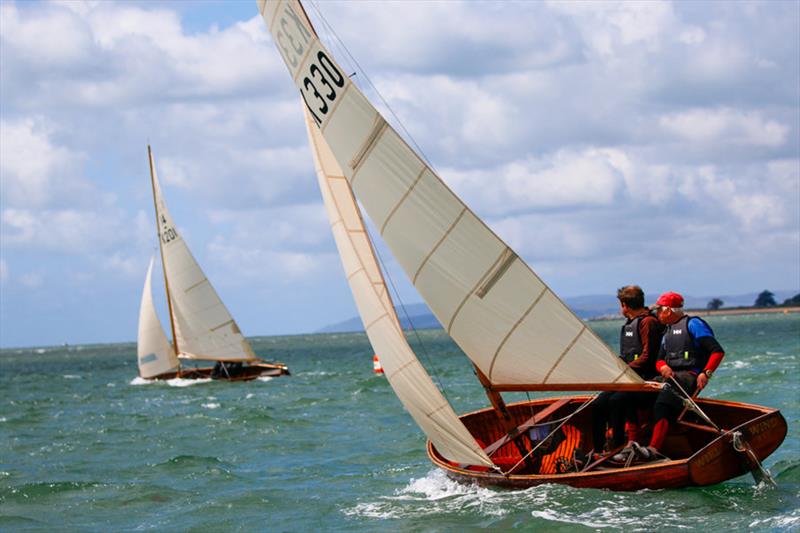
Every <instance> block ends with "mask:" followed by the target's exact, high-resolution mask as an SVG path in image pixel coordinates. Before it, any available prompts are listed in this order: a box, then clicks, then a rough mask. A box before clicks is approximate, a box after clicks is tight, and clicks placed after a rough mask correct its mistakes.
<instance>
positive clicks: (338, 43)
mask: <svg viewBox="0 0 800 533" xmlns="http://www.w3.org/2000/svg"><path fill="white" fill-rule="evenodd" d="M309 3H310V5H311V7H312V8H313V9H314V11H315V13H316V15H317V16H318V17H319V19H320V20H321V21H322V27H323V28H324V29H325V32H326V34H327V35H326V36H327V37H328V39H326V40H330V42H331V43H332V47H335V48H337V49H338V50H342V54H343V55H342V56H339V57H344V58H346V59H348V60H349V61H350V62H351V63H352V65H355V69H354V71H355V73H361V74H362V77H363V79H364V80H365V81H366V82H367V83H368V85H369V86H370V87H371V88H372V90H373V91H374V92H375V94H376V95H377V96H378V98H379V99H380V100H381V102H382V103H383V105H384V107H385V108H386V109H387V110H388V111H389V112H390V113H391V115H392V117H394V119H395V121H396V122H397V124H398V125H399V126H400V128H401V129H402V130H403V132H404V133H405V134H406V137H407V138H408V139H410V141H411V142H412V144H413V145H414V147H415V148H416V149H417V151H418V152H419V154H420V155H421V156H422V157H423V159H424V160H425V162H426V163H427V165H428V166H429V167H430V168H431V169H432V170H433V164H432V163H431V162H430V160H429V159H428V157H427V156H426V155H425V152H423V150H422V148H421V147H420V146H419V144H417V142H416V140H415V139H414V137H413V136H412V135H411V134H410V133H409V132H408V130H407V129H406V127H405V125H404V124H403V122H402V121H401V120H400V118H399V117H398V116H397V114H396V113H395V112H394V109H392V107H391V106H390V105H389V103H388V102H387V101H386V99H385V98H384V97H383V95H382V94H381V93H380V91H379V90H378V88H377V87H376V86H375V84H374V83H372V80H371V79H370V78H369V76H368V75H367V73H366V71H365V70H364V69H363V68H362V67H361V65H360V64H359V63H358V61H357V60H356V59H355V57H354V56H353V54H351V53H350V50H349V49H348V48H347V45H346V44H344V41H343V40H342V39H341V37H339V35H338V34H337V33H336V31H335V30H334V29H333V26H332V25H331V24H330V23H329V22H328V21H327V19H326V18H325V16H324V15H323V14H322V10H321V9H320V8H319V6H318V5H317V2H314V1H311V2H309ZM352 65H350V66H352ZM348 70H349V69H348ZM356 85H358V86H359V88H360V89H363V87H361V84H360V83H356ZM364 229H365V230H366V231H367V236H368V238H369V239H370V241H371V242H372V248H373V250H374V251H375V256H376V257H377V258H378V262H379V263H380V265H381V268H382V270H383V272H384V278H385V279H388V280H389V285H390V286H391V289H392V292H393V293H394V295H395V299H396V300H397V303H398V304H399V307H400V309H401V310H402V312H403V316H404V317H405V319H406V321H407V322H408V325H409V329H410V331H411V332H412V333H413V334H414V338H415V339H416V344H417V345H418V347H419V348H420V349H421V350H422V355H423V358H424V359H425V362H426V363H427V366H428V368H430V369H431V372H429V374H430V375H431V378H432V379H433V380H434V382H435V383H436V385H437V386H438V388H439V390H440V391H441V392H442V394H443V395H444V397H445V399H446V400H447V401H448V403H450V404H451V405H452V402H450V398H448V396H447V391H446V389H445V387H444V385H443V383H442V381H441V379H440V378H439V373H438V372H437V371H436V367H435V366H434V365H433V359H432V357H431V356H430V354H429V353H428V349H427V347H426V345H425V343H424V342H423V340H422V338H421V337H420V335H419V331H418V330H417V328H416V326H414V322H413V321H412V320H411V316H410V315H409V314H408V309H407V308H406V305H405V303H404V302H403V299H402V297H401V296H400V291H399V290H398V289H397V287H396V285H395V283H394V279H393V278H392V276H391V274H390V272H389V269H388V268H387V267H386V262H385V261H384V260H383V256H382V255H381V253H380V251H379V250H378V247H377V246H375V242H376V240H375V239H373V238H372V235H371V232H370V229H369V227H367V226H366V225H365V227H364ZM401 329H402V326H401Z"/></svg>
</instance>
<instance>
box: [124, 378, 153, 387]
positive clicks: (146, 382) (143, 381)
mask: <svg viewBox="0 0 800 533" xmlns="http://www.w3.org/2000/svg"><path fill="white" fill-rule="evenodd" d="M155 382H156V381H155V380H154V379H144V378H143V377H141V376H136V377H135V378H133V379H132V380H131V382H130V383H128V385H152V384H153V383H155Z"/></svg>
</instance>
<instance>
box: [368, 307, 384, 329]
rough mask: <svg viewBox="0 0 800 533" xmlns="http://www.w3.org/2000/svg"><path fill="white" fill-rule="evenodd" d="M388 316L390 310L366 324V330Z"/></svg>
mask: <svg viewBox="0 0 800 533" xmlns="http://www.w3.org/2000/svg"><path fill="white" fill-rule="evenodd" d="M386 316H389V312H388V311H386V312H384V313H383V314H382V315H381V316H379V317H378V318H376V319H375V320H373V321H372V322H370V323H369V324H365V325H364V331H369V328H371V327H372V326H374V325H375V324H377V323H378V322H379V321H380V320H381V319H382V318H383V317H386Z"/></svg>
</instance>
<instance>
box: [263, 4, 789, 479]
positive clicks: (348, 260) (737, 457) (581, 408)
mask: <svg viewBox="0 0 800 533" xmlns="http://www.w3.org/2000/svg"><path fill="white" fill-rule="evenodd" d="M257 2H258V8H259V11H260V13H261V14H262V16H263V18H264V21H265V22H266V24H267V28H268V29H269V31H270V33H271V34H272V40H273V42H274V43H275V44H276V46H277V47H278V50H279V51H280V54H281V55H282V57H283V59H284V61H285V63H286V65H287V67H288V68H289V72H290V75H291V77H292V80H293V81H294V82H295V84H296V85H297V87H298V89H299V91H300V94H301V96H302V99H303V104H304V108H305V109H304V111H305V118H306V126H307V130H308V135H309V138H310V143H311V147H312V152H313V155H314V159H315V163H316V168H317V175H318V179H319V184H320V188H321V190H322V197H323V199H324V202H325V206H326V209H327V212H328V215H329V217H330V221H331V228H332V231H333V235H334V237H335V240H336V245H337V248H338V250H339V254H340V256H341V259H342V264H343V266H344V270H345V274H346V276H347V280H348V282H349V284H350V288H351V290H352V293H353V297H354V299H355V301H356V305H357V307H358V310H359V313H360V315H361V319H362V320H363V322H364V327H365V329H366V332H367V335H368V337H369V340H370V343H371V344H372V347H373V349H374V351H375V353H379V354H381V363H382V365H383V368H384V372H385V375H386V377H387V378H388V380H389V382H390V384H391V385H392V388H393V389H394V391H395V393H396V394H397V396H398V398H399V399H400V401H401V402H402V403H403V405H404V406H405V408H406V409H407V411H408V412H409V414H410V415H411V416H412V417H413V418H414V420H415V421H416V422H417V424H418V425H419V426H420V428H421V429H422V430H423V431H424V432H425V434H426V435H427V436H428V439H429V441H428V454H429V457H430V459H431V461H433V463H434V464H435V465H437V466H438V467H440V468H442V469H444V470H445V471H446V472H447V473H448V475H450V476H452V477H454V478H457V479H461V480H473V481H477V482H479V483H482V484H487V485H498V486H507V487H530V486H533V485H538V484H541V483H564V484H569V485H573V486H576V487H598V488H608V489H614V490H638V489H643V488H651V489H658V488H664V487H683V486H687V485H708V484H712V483H718V482H720V481H724V480H726V479H730V478H732V477H735V476H738V475H740V474H742V473H746V472H747V471H748V470H757V469H758V468H760V463H759V461H760V460H761V459H763V458H764V457H767V456H768V455H769V454H770V453H772V452H773V451H774V450H775V449H776V448H777V447H778V446H779V445H780V443H781V442H782V441H783V439H784V437H785V435H786V421H785V420H784V418H783V416H781V414H780V412H778V410H776V409H770V408H766V407H759V406H755V405H747V404H742V403H736V402H727V401H715V400H698V401H697V402H696V404H695V406H694V407H696V410H697V411H702V412H703V413H705V414H706V415H708V416H709V417H710V418H709V420H708V421H706V420H705V419H701V418H700V416H699V415H696V414H689V415H687V416H686V417H684V421H683V422H682V423H680V424H677V425H674V426H675V427H674V428H673V427H672V426H671V432H670V435H669V437H668V440H667V443H666V444H665V447H664V450H663V451H664V452H665V453H666V454H667V455H668V456H669V457H670V459H669V460H663V461H660V462H657V463H648V464H643V465H638V466H632V467H611V466H609V465H608V464H606V463H607V462H606V463H602V462H597V461H594V462H592V461H583V462H582V464H578V463H577V462H576V461H575V458H576V457H577V456H578V455H580V454H581V453H582V454H586V453H587V452H588V451H589V448H590V447H591V440H592V439H591V438H584V435H591V418H592V404H591V399H592V396H572V397H565V398H550V399H542V400H532V401H527V402H522V403H517V404H513V405H506V403H505V402H504V400H503V398H502V396H501V393H502V392H505V391H546V390H551V391H579V390H583V391H598V390H640V391H646V390H656V388H657V387H659V385H657V384H649V383H645V382H643V381H642V380H641V379H640V378H639V376H638V375H636V373H634V372H633V371H632V370H630V369H629V368H628V367H627V365H625V364H624V363H623V362H622V361H621V359H620V358H619V357H617V356H616V354H614V353H613V352H612V351H611V349H610V348H609V347H608V346H607V345H606V344H605V343H603V342H602V340H600V338H598V337H597V335H595V334H594V333H593V332H592V330H591V329H589V328H588V327H587V326H586V325H585V324H584V323H583V321H581V320H580V319H579V318H578V317H576V316H575V315H574V314H573V313H572V312H571V311H570V310H569V309H568V308H567V307H566V306H565V305H564V304H563V303H562V302H561V300H559V298H558V297H556V295H555V294H554V293H553V292H552V291H551V290H550V289H549V288H548V287H547V286H546V285H545V284H544V283H543V282H542V280H541V279H539V277H538V276H537V275H536V274H535V273H534V272H533V271H532V270H531V269H530V267H528V265H527V264H525V262H524V261H523V260H522V259H521V258H520V257H518V256H517V254H515V253H514V252H513V250H511V249H510V248H509V247H508V245H507V244H506V243H505V242H503V241H502V240H501V239H500V238H498V237H497V235H495V234H494V233H493V232H492V231H491V230H490V229H489V228H488V227H487V226H486V224H484V223H483V221H481V220H480V219H479V218H478V217H477V216H476V215H475V214H474V213H473V212H472V211H470V210H469V209H468V208H467V206H466V205H464V203H463V202H461V200H460V199H459V198H458V197H457V196H456V195H455V194H453V192H452V191H450V189H448V188H447V186H446V185H445V184H444V183H443V181H442V180H441V179H440V178H439V177H438V176H437V175H436V173H434V172H433V171H432V170H431V169H430V168H429V167H428V165H426V163H425V162H424V161H423V159H422V158H420V157H419V156H418V155H417V154H416V153H415V152H414V151H413V150H412V149H411V148H410V147H409V146H408V145H407V144H406V142H405V141H404V140H403V139H402V138H401V137H400V136H399V135H398V134H397V132H396V131H395V130H394V129H393V128H392V127H391V126H390V125H389V124H388V123H387V122H386V120H385V119H384V118H383V117H382V116H381V115H380V114H379V113H378V111H377V110H376V109H375V108H374V107H373V106H372V104H370V102H369V101H368V100H367V99H366V97H365V96H364V95H363V94H362V93H361V91H360V90H359V89H358V88H357V87H356V86H355V85H354V84H353V82H352V81H351V79H350V78H349V77H348V76H347V75H346V74H345V71H344V70H343V69H342V68H341V67H339V65H337V63H336V62H335V61H334V60H333V58H332V56H331V54H330V53H329V52H328V50H327V49H325V48H324V47H323V46H322V45H321V43H320V41H319V39H318V38H317V35H316V32H315V31H314V28H313V27H312V25H311V22H310V21H309V20H308V17H307V16H306V13H305V11H304V10H303V8H302V6H301V5H300V4H299V3H298V2H297V1H296V0H283V1H265V0H257ZM356 198H358V200H359V201H360V203H361V205H362V206H363V207H364V209H365V210H366V212H367V214H368V215H369V216H370V218H371V219H372V222H373V223H374V224H375V227H376V228H378V231H379V232H380V234H381V236H382V237H383V239H384V240H385V242H386V243H387V245H388V247H389V248H390V249H391V251H392V253H393V254H394V256H395V258H396V259H397V261H398V263H399V264H400V265H401V266H402V268H403V269H404V271H405V272H406V274H408V276H409V278H410V279H411V281H412V283H413V284H414V286H415V287H416V288H417V290H418V291H419V293H420V294H421V295H422V297H423V298H424V299H425V301H426V302H427V303H428V306H429V307H430V308H431V310H432V311H433V313H434V314H435V315H436V317H437V318H438V320H439V322H440V323H441V324H442V325H443V326H444V328H445V330H446V331H447V333H448V334H449V335H450V336H451V337H452V338H453V339H454V340H455V341H456V343H458V345H459V346H460V347H461V349H462V350H463V351H464V353H465V354H466V355H467V357H469V359H470V360H471V361H472V364H473V365H474V367H475V370H476V373H477V375H478V378H479V380H480V382H481V384H482V385H483V387H484V388H485V391H486V393H487V395H488V398H489V400H490V403H491V405H492V407H491V408H487V409H483V410H481V411H477V412H474V413H469V414H466V415H462V416H460V417H459V416H458V415H456V413H455V412H454V410H453V408H452V407H451V406H450V404H449V403H448V402H447V400H446V399H445V397H444V396H443V395H442V393H441V392H440V391H439V389H438V388H437V386H436V385H435V384H434V383H433V381H432V380H431V378H430V376H429V375H428V373H427V371H426V370H425V368H424V367H423V366H422V365H421V364H420V362H419V360H418V359H417V357H416V355H415V354H414V352H413V350H412V349H411V347H410V346H409V345H408V343H407V341H406V338H405V336H404V334H403V331H402V329H401V327H400V323H399V321H398V318H397V315H396V314H395V311H394V306H393V304H392V300H391V297H390V295H389V293H388V291H387V288H386V283H385V281H384V278H383V275H382V273H381V270H380V267H379V266H378V263H377V261H376V259H375V255H374V249H373V246H372V243H371V242H370V239H369V236H368V234H367V231H366V229H365V227H364V223H363V220H362V217H361V212H360V210H359V207H358V204H357V203H356ZM714 421H716V422H714ZM576 451H577V452H579V454H575V452H576Z"/></svg>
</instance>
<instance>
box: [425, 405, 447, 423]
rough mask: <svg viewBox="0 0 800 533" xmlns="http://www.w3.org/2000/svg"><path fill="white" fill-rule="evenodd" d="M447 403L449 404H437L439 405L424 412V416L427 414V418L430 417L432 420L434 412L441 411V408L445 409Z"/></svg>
mask: <svg viewBox="0 0 800 533" xmlns="http://www.w3.org/2000/svg"><path fill="white" fill-rule="evenodd" d="M448 405H449V404H445V403H443V404H441V405H439V407H437V408H436V409H434V410H433V411H431V412H430V413H425V416H427V417H428V418H430V419H431V420H433V415H435V414H436V413H438V412H439V411H441V410H442V409H446V408H447V406H448Z"/></svg>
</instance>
